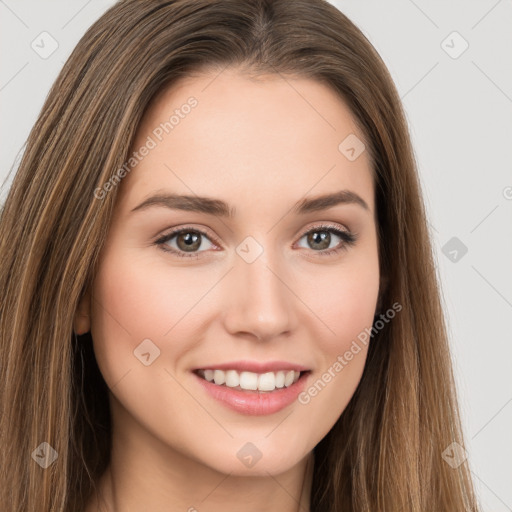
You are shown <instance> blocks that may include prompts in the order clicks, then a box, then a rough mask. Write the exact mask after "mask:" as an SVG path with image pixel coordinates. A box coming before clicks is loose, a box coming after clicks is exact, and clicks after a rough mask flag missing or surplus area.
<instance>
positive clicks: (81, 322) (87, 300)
mask: <svg viewBox="0 0 512 512" xmlns="http://www.w3.org/2000/svg"><path fill="white" fill-rule="evenodd" d="M73 329H74V331H75V334H77V335H79V336H80V335H81V334H85V333H86V332H89V331H90V330H91V296H90V294H89V291H86V292H85V293H84V295H83V296H82V298H81V299H80V302H79V303H78V307H77V308H76V311H75V318H74V321H73Z"/></svg>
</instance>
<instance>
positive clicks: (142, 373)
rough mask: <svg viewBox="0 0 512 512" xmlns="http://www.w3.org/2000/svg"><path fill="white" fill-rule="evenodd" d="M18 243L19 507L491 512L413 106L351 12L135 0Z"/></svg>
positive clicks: (8, 249)
mask: <svg viewBox="0 0 512 512" xmlns="http://www.w3.org/2000/svg"><path fill="white" fill-rule="evenodd" d="M0 240H1V242H0V243H1V256H2V267H1V271H0V292H1V293H2V296H3V297H5V299H4V300H3V301H2V304H1V309H0V315H1V324H0V354H1V374H0V375H1V381H0V384H1V385H0V389H1V391H0V393H1V395H0V396H1V402H0V403H1V407H2V415H1V418H0V427H1V429H0V432H1V435H2V439H3V446H4V449H3V450H2V455H1V464H0V467H1V468H2V469H1V471H2V473H1V475H2V476H1V484H2V485H1V486H0V489H1V490H0V498H1V504H2V509H5V510H13V511H14V510H16V511H18V510H19V511H22V510H38V511H48V512H49V511H54V510H62V511H82V510H85V511H86V512H92V511H99V510H101V511H110V510H116V511H128V510H151V511H155V512H159V511H163V510H166V511H167V510H189V511H194V510H199V511H216V510H221V509H222V510H223V511H229V510H241V509H243V510H245V511H256V510H280V511H290V512H291V511H295V510H304V511H308V510H310V511H315V512H329V511H333V512H334V511H342V510H353V511H363V510H364V511H389V512H396V511H399V510H404V511H413V512H419V511H426V510H428V511H432V510H435V511H447V512H448V511H450V512H452V511H462V510H465V511H476V510H478V509H477V504H476V499H475V497H474V493H473V490H472V483H471V479H470V474H469V470H468V468H467V463H466V462H461V463H460V464H449V463H447V462H446V457H445V456H443V453H446V452H445V451H446V449H447V448H448V449H449V447H450V446H462V445H463V439H462V434H461V428H460V420H459V417H458V412H457V411H458V410H457V404H456V398H455V391H454V384H453V378H452V373H451V366H450V359H449V352H448V344H447V335H446V330H445V324H444V319H443V312H442V308H441V304H440V299H439V291H438V284H437V281H436V271H435V266H434V263H433V259H432V249H431V242H430V238H429V234H428V230H427V226H426V220H425V210H424V206H423V201H422V197H421V191H420V187H419V183H418V176H417V172H416V168H415V163H414V158H413V152H412V149H411V145H410V140H409V135H408V132H407V125H406V122H405V120H404V115H403V112H402V108H401V105H400V101H399V98H398V95H397V93H396V90H395V88H394V85H393V83H392V80H391V78H390V76H389V74H388V72H387V70H386V68H385V66H384V64H383V62H382V60H381V59H380V57H379V56H378V54H377V53H376V51H375V50H374V49H373V47H372V46H371V45H370V43H369V42H368V41H367V40H366V39H365V37H364V36H363V35H362V33H361V32H360V31H359V30H358V29H357V28H356V27H355V26H354V25H353V24H352V23H351V22H350V21H349V20H348V19H347V18H346V17H345V16H344V15H343V14H341V13H340V12H339V11H337V10H336V9H335V8H334V7H333V6H331V5H330V4H328V3H326V2H324V1H322V0H314V1H310V0H299V1H297V0H296V1H293V2H291V1H286V0H277V1H269V0H251V1H247V2H238V1H234V0H215V1H212V0H194V1H191V0H181V1H180V0H178V1H167V2H164V1H156V0H150V1H145V2H138V1H136V0H124V1H121V2H119V3H117V4H116V5H115V6H113V7H112V8H111V9H110V10H108V11H107V12H106V13H105V14H104V15H103V16H102V17H101V18H100V19H99V20H98V21H97V22H96V23H95V24H94V25H93V26H92V27H91V28H90V29H89V31H88V32H87V33H86V34H85V36H84V37H83V38H82V40H81V41H80V42H79V44H78V45H77V47H76V49H75V51H74V52H73V54H72V55H71V57H70V58H69V60H68V61H67V63H66V64H65V66H64V68H63V70H62V72H61V74H60V75H59V77H58V79H57V81H56V83H55V84H54V86H53V88H52V90H51V91H50V94H49V96H48V98H47V100H46V103H45V105H44V107H43V109H42V112H41V115H40V117H39V119H38V121H37V122H36V125H35V126H34V129H33V130H32V132H31V134H30V136H29V140H28V143H27V147H26V151H25V154H24V156H23V160H22V162H21V164H20V167H19V170H18V172H17V175H16V177H15V180H14V182H13V184H12V187H11V190H10V192H9V195H8V197H7V200H6V203H5V205H4V207H3V210H2V215H1V218H0ZM452 443H457V444H456V445H452Z"/></svg>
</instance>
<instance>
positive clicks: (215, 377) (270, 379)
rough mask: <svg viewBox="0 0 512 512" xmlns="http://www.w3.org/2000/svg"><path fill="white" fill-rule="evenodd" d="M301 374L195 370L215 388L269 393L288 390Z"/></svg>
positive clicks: (291, 372)
mask: <svg viewBox="0 0 512 512" xmlns="http://www.w3.org/2000/svg"><path fill="white" fill-rule="evenodd" d="M301 373H304V372H299V371H296V370H279V371H276V372H266V373H254V372H249V371H242V372H239V371H237V370H219V369H207V370H197V374H198V375H199V376H200V377H202V378H203V379H205V380H207V381H208V382H211V383H213V384H215V385H217V386H224V387H229V388H234V389H239V390H246V391H263V392H271V391H274V390H275V389H281V388H284V387H286V388H288V387H290V386H291V385H292V384H293V383H295V382H297V381H298V380H299V378H300V376H301Z"/></svg>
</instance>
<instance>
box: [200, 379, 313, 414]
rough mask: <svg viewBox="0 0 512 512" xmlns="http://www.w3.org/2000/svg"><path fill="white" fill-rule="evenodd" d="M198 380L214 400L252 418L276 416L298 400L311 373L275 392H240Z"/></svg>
mask: <svg viewBox="0 0 512 512" xmlns="http://www.w3.org/2000/svg"><path fill="white" fill-rule="evenodd" d="M194 376H195V377H196V379H198V380H199V383H200V384H201V386H203V388H204V389H205V390H206V391H207V393H209V394H210V396H212V397H213V398H215V399H216V400H218V401H219V402H222V403H223V404H224V405H225V406H227V407H228V408H230V409H232V410H234V411H236V412H238V413H240V414H247V415H250V416H262V415H266V414H274V413H276V412H278V411H280V410H282V409H284V408H285V407H287V406H289V405H290V404H292V403H293V402H294V401H295V400H297V396H298V395H299V394H300V393H301V391H302V390H303V389H304V387H305V385H306V380H307V377H308V376H309V372H307V373H304V374H301V376H300V378H299V380H298V381H297V382H295V383H293V384H292V385H291V386H289V387H284V388H281V389H277V388H276V389H275V390H274V391H265V392H263V391H240V390H237V389H234V388H230V387H227V386H218V385H217V384H214V383H212V382H209V381H207V380H206V379H203V378H202V377H199V375H196V374H195V373H194Z"/></svg>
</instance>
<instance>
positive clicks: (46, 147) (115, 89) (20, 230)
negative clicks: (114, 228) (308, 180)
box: [0, 0, 477, 512]
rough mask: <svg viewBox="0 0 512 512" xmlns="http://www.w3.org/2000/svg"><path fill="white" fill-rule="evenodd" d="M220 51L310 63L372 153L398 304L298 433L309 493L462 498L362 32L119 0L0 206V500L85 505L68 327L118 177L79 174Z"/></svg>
mask: <svg viewBox="0 0 512 512" xmlns="http://www.w3.org/2000/svg"><path fill="white" fill-rule="evenodd" d="M228 66H236V67H239V68H241V69H243V70H245V71H246V72H247V73H253V74H255V75H257V74H259V73H261V74H268V73H271V74H272V73H273V74H281V75H282V76H298V77H308V78H312V79H314V80H317V81H321V82H322V83H324V84H326V85H327V86H329V87H330V88H332V90H334V91H335V92H337V93H338V94H339V97H340V99H342V100H343V101H344V102H346V104H347V105H348V106H349V108H350V109H351V111H352V113H353V116H354V118H355V119H356V121H357V123H358V124H359V126H360V127H361V129H362V131H363V133H364V134H365V137H366V142H367V149H368V150H369V152H370V155H371V157H372V164H373V172H374V180H375V185H376V187H375V203H376V208H377V210H376V211H377V215H378V232H379V241H378V243H379V258H380V269H381V275H382V277H383V283H385V284H386V286H383V287H382V289H381V295H380V301H379V305H380V310H381V311H384V310H385V309H387V308H389V307H390V306H391V304H393V303H395V302H398V303H399V304H401V305H402V310H401V311H400V314H398V315H396V317H395V318H394V319H393V320H392V321H391V322H390V323H389V324H388V325H387V326H386V327H385V328H384V329H382V330H380V331H379V332H378V334H376V335H375V336H374V337H373V338H372V341H371V342H370V345H369V352H368V359H367V362H366V366H365V370H364V373H363V376H362V379H361V381H360V384H359V386H358V388H357V390H356V392H355V394H354V396H353V398H352V400H351V401H350V403H349V405H348V406H347V408H346V410H345V411H344V412H343V414H342V415H341V417H340V418H339V420H338V421H337V423H336V424H335V425H334V427H333V428H332V430H331V431H330V432H329V433H328V434H327V435H326V436H325V438H324V439H322V441H321V442H320V443H319V444H318V445H317V446H316V448H315V450H314V453H315V469H314V475H313V488H312V489H313V490H312V497H311V510H312V511H314V512H335V511H348V510H351V511H357V512H359V511H371V512H376V511H386V512H398V511H407V512H420V511H427V510H428V511H436V512H441V511H446V512H454V511H458V512H459V511H472V512H474V511H477V503H476V499H475V497H474V492H473V488H472V482H471V478H470V472H469V468H468V465H467V462H465V463H463V464H461V465H459V466H458V467H456V468H452V467H451V465H449V464H447V463H446V462H445V461H444V460H443V458H442V452H443V451H444V450H445V449H446V448H447V447H448V446H449V445H450V444H451V443H452V442H457V443H459V444H460V445H463V444H464V443H463V436H462V432H461V426H460V419H459V416H458V407H457V402H456V396H455V388H454V380H453V376H452V370H451V362H450V354H449V350H448V343H447V333H446V328H445V323H444V322H445V321H444V318H443V310H442V306H441V300H440V294H439V288H438V277H437V275H436V268H435V264H434V258H433V254H432V244H431V240H430V237H429V231H428V229H427V224H426V218H425V209H424V204H423V200H422V196H421V190H420V186H419V181H418V176H417V171H416V164H415V161H414V156H413V151H412V148H411V144H410V139H409V134H408V128H407V124H406V121H405V119H404V114H403V111H402V107H401V103H400V99H399V96H398V95H397V92H396V90H395V87H394V85H393V82H392V80H391V78H390V76H389V73H388V71H387V69H386V67H385V65H384V63H383V62H382V60H381V58H380V57H379V55H378V53H377V52H376V51H375V50H374V48H373V47H372V45H371V44H370V43H369V42H368V40H367V39H366V38H365V37H364V35H363V34H362V33H361V31H360V30H359V29H358V28H357V27H356V26H355V25H354V24H353V23H352V22H351V21H349V20H348V19H347V18H346V17H345V16H344V15H343V14H342V13H341V12H339V11H338V10H337V9H336V8H335V7H333V6H332V5H330V4H329V3H327V2H326V1H323V0H293V1H290V0H244V1H240V0H173V1H163V0H144V1H138V0H122V1H120V2H118V3H117V4H115V5H114V6H113V7H111V8H110V9H109V10H108V11H107V12H106V13H105V14H104V15H103V16H101V18H100V19H99V20H98V21H97V22H95V23H94V24H93V25H92V27H91V28H90V29H89V30H88V31H87V33H86V34H85V35H84V37H83V38H82V39H81V40H80V42H79V43H78V45H77V46H76V48H75V50H74V51H73V53H72V55H71V56H70V58H69V59H68V61H67V62H66V64H65V65H64V67H63V69H62V71H61V73H60V74H59V76H58V78H57V80H56V82H55V84H54V85H53V87H52V89H51V91H50V93H49V95H48V97H47V99H46V102H45V104H44V106H43V108H42V111H41V113H40V116H39V118H38V120H37V122H36V124H35V126H34V127H33V129H32V131H31V133H30V135H29V138H28V141H27V144H26V150H25V152H24V155H23V158H22V160H21V163H20V165H19V169H18V171H17V173H16V176H15V178H14V181H13V183H12V186H11V188H10V191H9V194H8V197H7V199H6V202H5V205H4V206H3V209H2V211H1V217H0V258H1V262H2V263H1V268H0V297H1V303H0V372H1V373H0V407H1V417H0V434H1V441H2V449H1V450H0V472H1V473H0V508H1V509H2V510H9V511H20V512H21V511H24V512H25V511H28V510H31V511H32V510H34V511H35V510H37V511H40V512H50V511H70V512H71V511H72V512H77V511H80V510H83V508H84V506H85V504H86V503H87V502H88V501H89V499H90V497H91V493H92V492H93V491H94V488H95V483H96V482H97V481H98V478H99V477H100V476H101V474H102V473H103V471H104V470H105V468H106V467H107V465H108V462H109V450H110V417H109V406H108V388H107V386H106V384H105V382H104V380H103V378H102V376H101V374H100V372H99V369H98V367H97V364H96V361H95V358H94V353H93V352H92V344H91V339H90V334H86V335H83V336H82V337H81V339H79V340H78V342H77V340H76V339H75V337H74V336H73V317H74V314H75V310H76V308H77V305H78V303H79V300H80V298H81V296H82V294H83V293H84V291H85V290H86V289H87V287H88V286H89V285H90V284H91V283H92V280H93V277H94V275H95V270H96V268H97V262H98V257H99V253H100V251H101V248H102V246H103V243H104V241H105V238H106V234H107V231H108V227H109V225H110V219H111V215H112V212H113V207H114V205H115V199H116V194H117V190H116V189H115V188H114V190H112V191H111V192H110V193H109V194H106V196H105V197H104V198H103V199H101V200H99V199H97V197H95V194H94V191H95V190H96V189H97V188H98V187H101V186H102V184H104V183H106V182H108V181H109V179H110V178H111V177H112V176H113V175H114V174H115V172H116V171H117V170H118V169H120V168H121V167H122V166H123V164H124V162H125V161H126V158H127V156H128V154H129V150H130V146H131V143H132V141H133V138H134V135H135V132H136V129H137V126H138V124H139V122H140V120H141V117H142V115H143V113H144V111H145V109H146V108H147V106H148V104H149V102H150V101H151V99H152V98H153V97H154V96H155V95H156V94H157V93H158V92H160V91H161V90H162V89H163V88H165V87H169V86H172V84H173V83H174V82H175V81H176V80H178V79H179V78H180V77H184V76H187V75H190V74H191V73H194V72H197V71H204V70H211V71H215V72H217V73H218V72H221V71H222V70H223V69H225V68H226V67H228ZM340 142H341V141H340ZM133 172H136V170H135V171H133ZM43 442H47V443H48V444H49V445H50V446H51V447H52V448H53V449H54V450H55V454H56V457H57V458H56V460H55V461H54V462H53V464H51V465H50V466H49V467H48V468H46V469H43V468H41V467H40V465H38V464H36V463H35V462H34V460H35V459H34V460H33V457H32V456H31V454H33V452H34V450H36V449H37V448H38V447H39V446H40V445H41V443H43ZM52 453H53V452H52Z"/></svg>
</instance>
